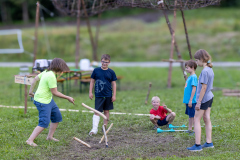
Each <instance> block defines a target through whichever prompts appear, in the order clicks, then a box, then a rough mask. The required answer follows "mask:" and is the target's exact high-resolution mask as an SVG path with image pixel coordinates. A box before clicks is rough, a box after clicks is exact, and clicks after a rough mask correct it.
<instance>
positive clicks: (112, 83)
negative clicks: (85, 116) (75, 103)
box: [89, 54, 117, 135]
mask: <svg viewBox="0 0 240 160" xmlns="http://www.w3.org/2000/svg"><path fill="white" fill-rule="evenodd" d="M101 63H102V66H101V67H98V68H95V69H94V70H93V73H92V75H91V82H90V87H89V98H90V99H93V94H92V89H93V86H94V84H95V109H96V110H98V111H100V112H103V111H104V115H105V116H106V117H107V118H108V119H109V110H112V109H113V102H114V101H115V100H116V80H117V77H116V74H115V72H114V71H113V70H112V69H110V68H108V65H109V64H110V56H109V55H108V54H104V55H102V57H101ZM99 120H100V117H99V115H98V114H96V113H95V114H94V115H93V128H92V130H91V131H90V132H89V135H92V134H97V131H98V123H99ZM107 123H108V121H107V120H104V125H105V127H106V126H107Z"/></svg>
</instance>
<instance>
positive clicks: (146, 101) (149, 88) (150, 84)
mask: <svg viewBox="0 0 240 160" xmlns="http://www.w3.org/2000/svg"><path fill="white" fill-rule="evenodd" d="M151 87H152V83H151V82H150V83H149V87H148V93H147V97H146V100H145V104H147V103H148V97H149V94H150V90H151Z"/></svg>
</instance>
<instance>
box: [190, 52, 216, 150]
mask: <svg viewBox="0 0 240 160" xmlns="http://www.w3.org/2000/svg"><path fill="white" fill-rule="evenodd" d="M194 58H195V59H196V62H197V64H198V66H200V67H203V70H202V72H201V74H200V76H199V80H198V86H197V96H196V99H197V105H196V106H195V109H196V111H195V117H194V131H195V144H194V145H193V146H192V147H189V148H187V149H188V150H190V151H201V150H202V148H213V147H214V146H213V143H212V124H211V119H210V112H211V106H212V102H213V97H214V95H213V93H212V91H211V90H212V89H213V80H214V72H213V70H212V63H211V56H210V55H209V53H208V52H207V51H205V50H203V49H200V50H198V51H197V52H196V53H195V55H194ZM202 117H203V120H204V123H205V130H206V143H204V145H201V124H200V120H201V118H202Z"/></svg>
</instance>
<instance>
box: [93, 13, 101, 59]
mask: <svg viewBox="0 0 240 160" xmlns="http://www.w3.org/2000/svg"><path fill="white" fill-rule="evenodd" d="M100 26H101V13H99V14H98V22H97V29H96V35H95V47H94V55H95V58H96V59H94V60H95V61H97V60H98V59H97V50H98V37H99V32H100Z"/></svg>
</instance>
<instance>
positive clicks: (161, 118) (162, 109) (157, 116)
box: [150, 96, 176, 129]
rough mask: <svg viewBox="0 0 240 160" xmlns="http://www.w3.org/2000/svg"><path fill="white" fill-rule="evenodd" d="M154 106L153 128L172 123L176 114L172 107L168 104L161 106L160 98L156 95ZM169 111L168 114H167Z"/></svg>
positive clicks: (152, 114)
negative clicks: (168, 106)
mask: <svg viewBox="0 0 240 160" xmlns="http://www.w3.org/2000/svg"><path fill="white" fill-rule="evenodd" d="M152 106H153V108H152V109H151V110H150V114H151V115H150V121H151V122H152V123H153V124H154V127H153V129H157V128H158V126H164V125H167V124H171V123H172V122H173V120H174V118H175V116H176V114H175V113H174V112H172V110H171V109H169V108H167V106H166V105H163V106H160V98H159V97H157V96H155V97H153V98H152ZM167 113H169V114H168V115H166V114H167Z"/></svg>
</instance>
